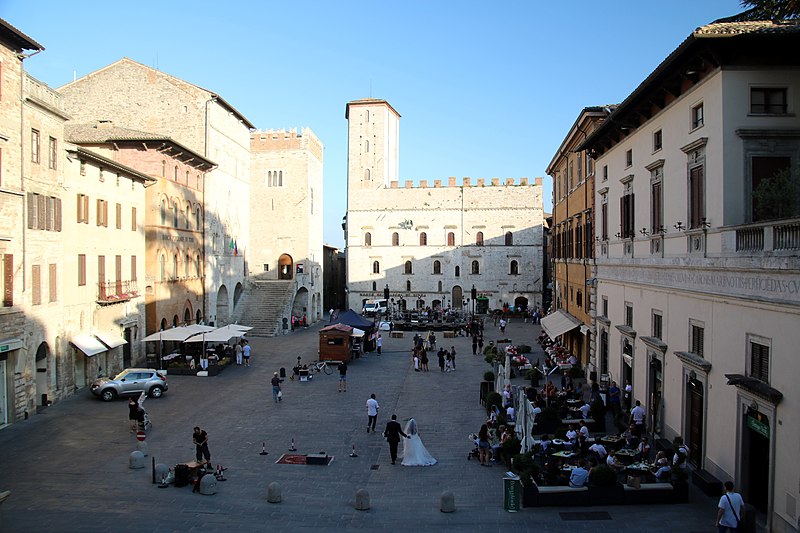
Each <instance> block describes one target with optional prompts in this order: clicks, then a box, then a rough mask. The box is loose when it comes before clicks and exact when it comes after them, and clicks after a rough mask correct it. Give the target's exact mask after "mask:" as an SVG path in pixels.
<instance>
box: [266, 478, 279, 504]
mask: <svg viewBox="0 0 800 533" xmlns="http://www.w3.org/2000/svg"><path fill="white" fill-rule="evenodd" d="M267 501H268V502H269V503H281V484H280V483H278V482H277V481H273V482H272V483H270V484H269V485H268V486H267Z"/></svg>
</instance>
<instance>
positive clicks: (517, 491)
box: [503, 477, 522, 513]
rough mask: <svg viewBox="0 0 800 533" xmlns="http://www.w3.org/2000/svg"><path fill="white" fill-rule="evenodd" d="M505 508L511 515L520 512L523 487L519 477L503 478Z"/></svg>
mask: <svg viewBox="0 0 800 533" xmlns="http://www.w3.org/2000/svg"><path fill="white" fill-rule="evenodd" d="M503 488H504V490H503V495H504V498H503V508H504V509H505V510H506V511H508V512H509V513H516V512H517V511H519V507H520V500H521V499H522V485H521V483H520V481H519V478H518V477H504V478H503Z"/></svg>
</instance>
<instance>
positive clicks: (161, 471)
mask: <svg viewBox="0 0 800 533" xmlns="http://www.w3.org/2000/svg"><path fill="white" fill-rule="evenodd" d="M167 474H169V467H168V466H167V465H165V464H164V463H158V464H157V465H156V483H161V478H163V477H164V476H166V475H167Z"/></svg>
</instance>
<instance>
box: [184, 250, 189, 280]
mask: <svg viewBox="0 0 800 533" xmlns="http://www.w3.org/2000/svg"><path fill="white" fill-rule="evenodd" d="M190 264H191V261H190V260H189V254H186V262H185V263H184V264H183V275H184V276H185V277H187V278H188V277H189V265H190Z"/></svg>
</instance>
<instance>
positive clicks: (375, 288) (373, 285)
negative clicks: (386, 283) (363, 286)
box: [372, 281, 378, 291]
mask: <svg viewBox="0 0 800 533" xmlns="http://www.w3.org/2000/svg"><path fill="white" fill-rule="evenodd" d="M372 290H373V291H377V290H378V283H377V282H376V281H373V282H372Z"/></svg>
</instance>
